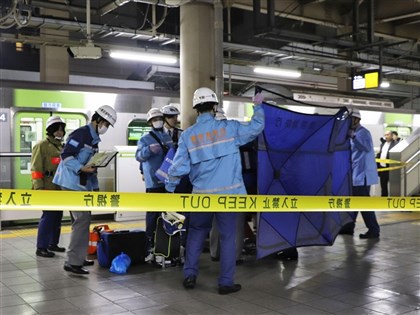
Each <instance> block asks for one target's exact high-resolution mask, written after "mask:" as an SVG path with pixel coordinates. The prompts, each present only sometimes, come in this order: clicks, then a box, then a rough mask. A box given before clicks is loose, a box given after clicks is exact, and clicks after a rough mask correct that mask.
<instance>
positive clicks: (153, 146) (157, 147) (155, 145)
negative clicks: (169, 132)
mask: <svg viewBox="0 0 420 315" xmlns="http://www.w3.org/2000/svg"><path fill="white" fill-rule="evenodd" d="M149 149H150V152H152V153H153V154H158V153H159V152H160V151H161V150H162V147H161V146H160V144H159V143H153V144H151V145H149Z"/></svg>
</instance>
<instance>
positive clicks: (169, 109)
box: [160, 104, 180, 116]
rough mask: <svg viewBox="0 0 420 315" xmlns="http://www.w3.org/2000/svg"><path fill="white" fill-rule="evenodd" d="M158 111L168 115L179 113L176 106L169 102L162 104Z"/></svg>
mask: <svg viewBox="0 0 420 315" xmlns="http://www.w3.org/2000/svg"><path fill="white" fill-rule="evenodd" d="M160 112H161V113H162V114H163V115H169V116H170V115H179V114H180V112H179V110H178V108H176V107H175V106H174V105H171V104H169V105H165V106H163V107H162V108H161V109H160Z"/></svg>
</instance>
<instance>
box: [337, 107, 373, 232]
mask: <svg viewBox="0 0 420 315" xmlns="http://www.w3.org/2000/svg"><path fill="white" fill-rule="evenodd" d="M351 119H352V124H351V126H350V130H349V133H348V136H349V138H350V145H351V161H352V195H353V196H365V197H368V196H370V186H372V185H375V184H377V183H378V171H377V168H376V161H375V151H374V147H373V141H372V136H371V134H370V132H369V130H367V129H366V128H365V127H363V126H362V125H361V124H360V120H361V119H362V117H361V115H360V111H359V110H357V109H354V110H353V111H352V112H351ZM357 214H358V212H354V221H356V218H357ZM362 217H363V221H364V222H365V225H366V227H367V228H368V231H367V232H366V233H364V234H360V235H359V237H360V238H361V239H372V238H379V232H380V227H379V224H378V221H377V219H376V215H375V212H374V211H363V212H362ZM354 228H355V222H351V223H348V224H346V225H345V226H344V227H342V229H341V231H340V234H349V235H353V234H354Z"/></svg>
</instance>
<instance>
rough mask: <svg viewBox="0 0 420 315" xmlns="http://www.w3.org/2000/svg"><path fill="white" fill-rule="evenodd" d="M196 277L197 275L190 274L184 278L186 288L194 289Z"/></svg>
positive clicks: (183, 283)
mask: <svg viewBox="0 0 420 315" xmlns="http://www.w3.org/2000/svg"><path fill="white" fill-rule="evenodd" d="M196 279H197V278H196V276H188V277H186V278H185V279H184V281H183V282H182V285H183V286H184V288H185V289H194V287H195V282H196Z"/></svg>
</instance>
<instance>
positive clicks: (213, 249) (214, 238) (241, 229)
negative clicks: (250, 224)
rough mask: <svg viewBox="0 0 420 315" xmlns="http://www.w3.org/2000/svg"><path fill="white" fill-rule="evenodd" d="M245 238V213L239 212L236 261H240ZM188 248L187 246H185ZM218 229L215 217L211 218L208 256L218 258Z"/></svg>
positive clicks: (237, 218) (237, 217)
mask: <svg viewBox="0 0 420 315" xmlns="http://www.w3.org/2000/svg"><path fill="white" fill-rule="evenodd" d="M244 238H245V213H243V212H240V213H238V214H237V216H236V235H235V243H236V250H235V251H236V253H235V255H236V260H239V259H241V256H242V249H243V248H244ZM187 246H188V245H187ZM219 255H220V253H219V229H218V228H217V221H216V216H214V218H213V224H212V228H211V230H210V256H211V257H214V258H219Z"/></svg>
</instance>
